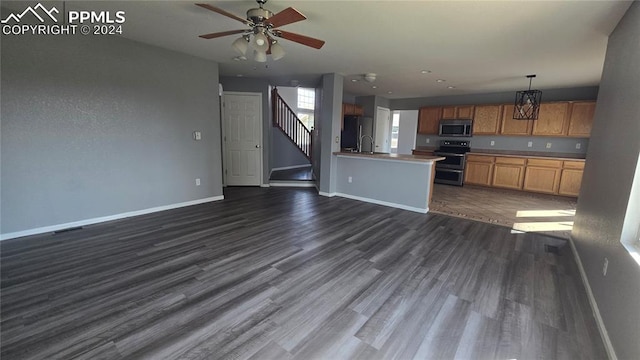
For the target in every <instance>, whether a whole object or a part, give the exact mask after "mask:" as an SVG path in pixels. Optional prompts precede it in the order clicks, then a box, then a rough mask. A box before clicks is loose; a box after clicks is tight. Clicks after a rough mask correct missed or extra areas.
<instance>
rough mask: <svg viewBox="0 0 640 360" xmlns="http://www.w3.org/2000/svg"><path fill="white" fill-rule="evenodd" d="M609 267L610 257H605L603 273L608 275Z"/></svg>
mask: <svg viewBox="0 0 640 360" xmlns="http://www.w3.org/2000/svg"><path fill="white" fill-rule="evenodd" d="M607 268H609V259H607V258H604V264H603V265H602V275H603V276H607Z"/></svg>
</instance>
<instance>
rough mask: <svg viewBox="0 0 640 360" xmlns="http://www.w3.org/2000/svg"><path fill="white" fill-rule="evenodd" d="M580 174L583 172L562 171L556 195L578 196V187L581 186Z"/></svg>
mask: <svg viewBox="0 0 640 360" xmlns="http://www.w3.org/2000/svg"><path fill="white" fill-rule="evenodd" d="M582 174H583V170H579V169H564V170H562V175H561V176H560V186H559V188H558V194H560V195H567V196H576V197H577V196H578V195H579V194H580V186H581V185H582Z"/></svg>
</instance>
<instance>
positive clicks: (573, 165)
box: [564, 161, 584, 170]
mask: <svg viewBox="0 0 640 360" xmlns="http://www.w3.org/2000/svg"><path fill="white" fill-rule="evenodd" d="M564 168H565V169H578V170H583V169H584V161H565V162H564Z"/></svg>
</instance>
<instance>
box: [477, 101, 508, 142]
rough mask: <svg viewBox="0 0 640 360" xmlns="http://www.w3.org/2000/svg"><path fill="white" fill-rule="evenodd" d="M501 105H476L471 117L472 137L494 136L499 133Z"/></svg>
mask: <svg viewBox="0 0 640 360" xmlns="http://www.w3.org/2000/svg"><path fill="white" fill-rule="evenodd" d="M501 117H502V105H478V106H476V107H475V112H474V115H473V134H474V135H494V134H498V133H499V132H500V118H501Z"/></svg>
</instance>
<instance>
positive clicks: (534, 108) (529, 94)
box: [513, 74, 542, 120]
mask: <svg viewBox="0 0 640 360" xmlns="http://www.w3.org/2000/svg"><path fill="white" fill-rule="evenodd" d="M527 77H528V78H529V90H523V91H516V102H515V104H514V106H513V118H514V119H515V120H536V119H538V111H540V101H541V99H542V91H540V90H531V80H532V79H533V78H534V77H536V75H535V74H533V75H527Z"/></svg>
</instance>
